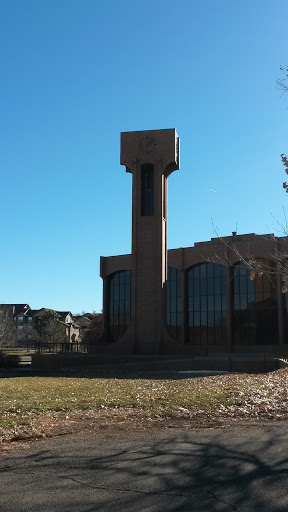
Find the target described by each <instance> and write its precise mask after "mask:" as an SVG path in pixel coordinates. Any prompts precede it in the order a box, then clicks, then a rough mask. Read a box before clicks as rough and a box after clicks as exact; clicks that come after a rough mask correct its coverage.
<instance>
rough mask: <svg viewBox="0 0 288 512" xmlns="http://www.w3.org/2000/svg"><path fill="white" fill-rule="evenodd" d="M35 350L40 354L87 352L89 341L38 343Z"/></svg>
mask: <svg viewBox="0 0 288 512" xmlns="http://www.w3.org/2000/svg"><path fill="white" fill-rule="evenodd" d="M35 352H36V353H38V354H72V353H78V354H80V353H81V354H86V353H87V352H88V344H87V343H53V342H49V343H48V342H47V343H46V342H41V343H37V345H36V347H35Z"/></svg>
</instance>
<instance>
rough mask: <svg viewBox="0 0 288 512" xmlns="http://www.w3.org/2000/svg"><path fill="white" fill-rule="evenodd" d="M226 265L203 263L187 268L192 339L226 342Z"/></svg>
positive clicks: (190, 337) (203, 343)
mask: <svg viewBox="0 0 288 512" xmlns="http://www.w3.org/2000/svg"><path fill="white" fill-rule="evenodd" d="M226 287H227V279H226V268H225V267H224V266H222V265H219V264H216V263H201V264H200V265H195V267H192V268H191V269H190V270H189V271H188V326H189V342H190V343H193V344H195V345H206V344H208V345H224V344H225V343H226V342H227V303H226V302H227V301H226Z"/></svg>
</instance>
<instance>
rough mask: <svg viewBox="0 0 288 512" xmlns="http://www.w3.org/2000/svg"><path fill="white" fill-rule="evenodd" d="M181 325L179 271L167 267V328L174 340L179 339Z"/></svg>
mask: <svg viewBox="0 0 288 512" xmlns="http://www.w3.org/2000/svg"><path fill="white" fill-rule="evenodd" d="M181 325H182V289H181V270H177V268H173V267H168V278H167V326H168V330H169V333H170V334H171V336H173V337H174V338H176V339H180V338H181Z"/></svg>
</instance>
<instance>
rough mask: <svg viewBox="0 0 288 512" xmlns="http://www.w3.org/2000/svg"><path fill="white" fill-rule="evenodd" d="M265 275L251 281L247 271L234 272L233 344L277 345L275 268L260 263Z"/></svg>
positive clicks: (235, 268) (269, 264)
mask: <svg viewBox="0 0 288 512" xmlns="http://www.w3.org/2000/svg"><path fill="white" fill-rule="evenodd" d="M259 262H261V263H262V265H263V269H264V272H263V274H262V276H257V275H256V277H255V278H254V279H252V280H251V279H250V277H251V271H250V269H249V268H247V267H245V266H242V265H241V264H239V265H236V266H235V267H234V268H233V280H232V289H233V314H232V319H233V341H234V343H235V344H238V343H239V344H240V343H241V344H242V345H243V344H244V345H249V344H252V345H253V344H257V345H266V344H273V343H278V308H277V287H276V273H275V265H274V264H273V262H269V261H268V260H259Z"/></svg>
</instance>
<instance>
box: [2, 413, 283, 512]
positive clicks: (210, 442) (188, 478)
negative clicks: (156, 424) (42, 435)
mask: <svg viewBox="0 0 288 512" xmlns="http://www.w3.org/2000/svg"><path fill="white" fill-rule="evenodd" d="M287 442H288V424H286V423H281V424H279V425H278V426H277V425H275V424H273V425H272V426H262V427H260V428H259V427H257V428H256V427H255V428H254V427H251V428H243V427H241V428H240V427H239V428H237V427H236V428H233V429H230V430H213V429H204V430H199V431H196V430H193V429H189V430H184V429H166V430H162V431H156V432H155V431H154V432H151V431H149V430H147V431H144V432H141V433H140V432H130V433H127V432H119V431H118V432H111V431H109V432H104V431H100V432H95V433H85V434H84V433H82V434H77V435H68V436H62V437H59V438H55V439H50V440H45V441H38V442H35V443H32V444H31V446H30V447H29V449H28V450H27V449H26V450H23V451H21V452H19V453H17V454H11V455H6V456H3V457H1V458H0V510H1V512H12V511H13V512H24V511H25V512H30V511H33V512H38V511H44V512H48V511H49V512H60V511H61V512H76V511H77V512H96V511H97V512H98V511H99V512H106V511H107V512H108V511H109V512H122V511H123V512H124V511H125V512H135V511H136V512H194V511H195V512H204V511H205V512H214V511H215V512H216V511H217V512H222V511H228V512H230V511H235V510H237V511H240V512H244V511H245V512H250V511H251V512H252V511H253V512H257V511H261V512H267V511H273V512H287V511H288V444H287Z"/></svg>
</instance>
